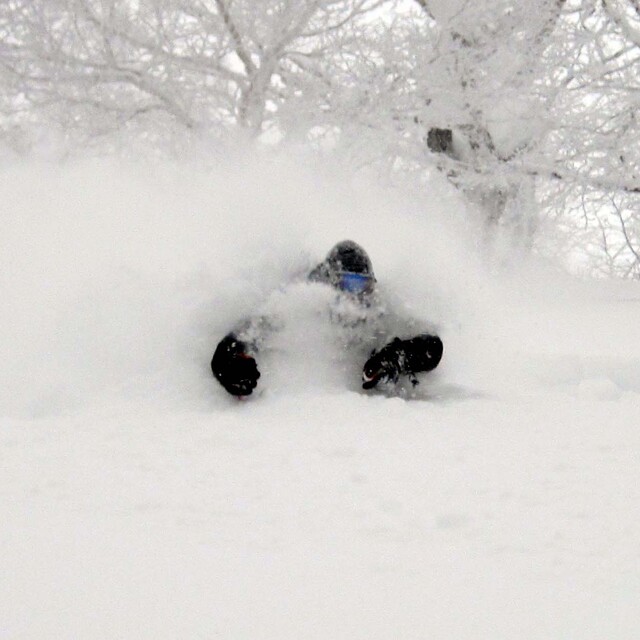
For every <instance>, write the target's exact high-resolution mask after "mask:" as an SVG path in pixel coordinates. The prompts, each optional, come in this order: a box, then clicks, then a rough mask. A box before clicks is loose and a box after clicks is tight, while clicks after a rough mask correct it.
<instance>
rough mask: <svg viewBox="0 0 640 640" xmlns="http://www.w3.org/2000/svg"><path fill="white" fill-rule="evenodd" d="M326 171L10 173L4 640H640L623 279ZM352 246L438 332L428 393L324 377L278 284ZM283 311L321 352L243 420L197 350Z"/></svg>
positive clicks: (627, 303)
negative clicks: (271, 310)
mask: <svg viewBox="0 0 640 640" xmlns="http://www.w3.org/2000/svg"><path fill="white" fill-rule="evenodd" d="M298 164H300V163H298ZM332 173H333V172H332V171H329V170H327V169H326V168H318V167H315V168H314V170H313V171H311V170H309V171H307V172H305V171H303V170H301V169H300V168H294V167H293V166H292V164H291V163H285V162H274V161H272V160H267V159H260V160H256V161H253V162H238V163H231V162H230V163H229V165H228V166H226V167H218V168H216V169H215V170H205V169H196V168H194V167H193V166H181V167H175V166H173V167H172V166H157V165H156V166H148V165H141V164H137V165H118V164H115V163H82V164H78V165H69V166H66V167H63V168H53V167H51V166H36V167H34V166H25V167H21V168H14V169H11V170H5V171H4V172H3V173H2V174H1V175H0V192H1V193H2V200H3V234H2V236H1V237H0V247H1V252H2V258H3V268H2V270H0V305H2V327H1V330H0V353H2V356H3V366H2V371H1V372H0V415H1V416H2V418H0V420H1V423H0V425H1V426H0V452H1V453H0V456H1V457H0V459H1V460H2V466H1V469H0V491H1V492H2V507H0V517H1V519H0V575H1V576H2V580H0V638H12V639H13V638H116V637H118V638H120V637H123V638H124V637H126V638H154V639H156V638H176V637H184V638H215V637H220V638H233V639H234V640H235V639H239V638H274V639H276V638H277V639H279V640H280V639H282V638H323V639H325V638H333V639H337V638H345V639H356V638H362V639H365V638H366V639H367V640H369V639H372V638H380V639H384V640H388V639H391V638H410V639H412V638H416V639H418V638H427V637H428V638H447V639H448V638H474V639H476V638H487V639H492V640H493V639H495V638H514V637H517V638H532V639H533V638H536V639H537V638H563V639H564V638H576V639H580V640H582V639H585V638H608V639H618V638H632V637H633V638H635V637H636V636H637V622H638V619H639V618H640V604H639V603H640V544H639V542H638V540H640V523H639V522H638V510H637V504H638V499H639V497H640V496H639V493H640V482H639V480H640V471H639V465H638V450H639V448H640V436H639V435H638V414H639V412H640V323H639V322H638V317H639V315H640V289H639V287H638V284H637V283H612V282H598V283H589V282H578V281H575V280H573V279H571V278H569V277H568V276H566V275H563V274H562V273H560V272H559V271H557V270H555V269H553V268H552V267H550V266H549V265H545V264H540V263H538V262H535V261H525V260H524V259H522V260H514V259H513V258H504V260H498V261H496V260H488V259H487V256H486V255H482V249H480V247H481V246H482V243H481V242H480V241H479V237H480V235H481V231H479V230H478V228H477V227H476V226H474V224H473V223H472V222H470V221H469V219H468V215H467V213H466V212H465V211H464V208H463V206H462V204H461V203H460V202H459V201H457V199H456V197H455V195H452V194H451V193H449V192H448V191H447V190H446V188H445V187H444V186H442V185H439V184H438V183H437V182H435V181H434V182H433V183H431V184H429V185H428V187H427V188H426V189H425V192H424V194H422V196H420V197H418V196H414V197H413V198H409V197H408V196H404V197H400V196H399V195H398V193H397V192H391V191H385V190H384V189H382V188H374V187H373V186H371V185H357V184H343V183H344V180H343V179H342V180H341V179H338V178H336V177H335V176H333V175H332ZM335 173H336V174H340V171H338V170H336V172H335ZM344 238H352V239H354V240H356V241H358V242H360V243H361V244H363V245H364V246H365V247H366V248H367V249H368V250H369V252H370V254H371V257H372V259H373V262H374V267H375V269H376V274H377V276H378V279H379V281H380V283H381V286H384V287H385V288H386V289H387V290H388V291H389V292H391V293H392V294H393V295H394V296H396V298H397V301H398V304H403V305H406V306H407V307H408V309H409V310H410V311H411V312H412V313H413V315H415V316H417V317H423V318H424V319H425V322H427V321H428V322H429V323H435V324H436V325H437V326H438V328H439V331H440V332H441V335H442V337H443V339H444V342H445V357H444V359H443V362H442V365H441V367H440V368H439V369H438V370H437V371H436V372H434V374H429V375H428V376H425V377H424V379H423V381H422V384H421V385H420V387H419V388H420V390H421V398H419V399H416V400H403V399H400V398H389V397H384V396H382V395H380V394H365V393H362V392H358V391H354V390H351V389H346V388H344V389H343V388H341V387H340V385H337V384H336V383H335V380H334V379H332V377H331V374H330V370H329V369H328V368H327V363H326V362H324V363H323V364H322V366H314V361H319V360H321V358H322V353H321V345H322V340H321V339H320V340H318V337H320V338H321V337H322V333H321V331H320V328H319V326H318V325H316V324H315V321H314V320H313V314H310V313H309V310H310V309H313V304H318V302H319V301H318V299H317V298H312V299H310V298H309V296H310V295H312V294H310V293H309V291H308V290H302V291H301V290H300V288H295V287H294V288H293V291H294V292H296V293H295V294H289V293H287V291H290V289H287V288H286V287H285V286H284V285H285V283H287V282H288V281H289V280H290V279H291V278H292V277H295V276H296V275H299V274H301V273H304V272H305V270H306V269H307V268H308V267H309V266H310V265H312V264H314V262H315V261H317V260H319V259H321V258H322V257H323V256H324V254H325V252H326V251H327V250H328V249H329V248H330V246H331V245H332V244H333V243H334V242H336V241H338V240H341V239H344ZM486 265H489V266H486ZM274 292H275V293H274ZM273 295H276V296H279V297H280V300H281V302H280V304H281V308H283V309H284V308H286V309H288V311H289V312H290V314H292V315H293V317H294V318H295V317H296V314H299V316H298V318H299V322H298V323H297V325H296V326H297V329H296V331H297V333H296V334H295V338H296V341H297V342H296V344H301V343H302V341H303V338H304V336H305V332H308V333H309V335H310V336H313V337H314V340H313V341H312V344H313V345H314V346H313V351H312V353H311V354H309V353H301V349H298V350H296V351H295V352H294V353H286V352H283V354H282V363H281V364H282V368H281V369H280V371H279V374H278V376H274V377H273V378H271V382H272V384H271V385H269V384H267V382H268V381H267V380H262V382H263V383H264V384H263V385H262V386H263V391H262V393H261V394H260V395H259V396H258V397H255V398H250V399H248V400H246V401H237V400H235V399H233V398H230V397H228V396H227V395H226V394H225V393H224V391H223V390H222V389H221V388H220V387H219V386H218V385H217V383H216V382H215V381H214V380H213V379H212V377H211V374H210V371H209V359H210V356H211V352H212V350H213V348H214V347H215V344H216V342H217V340H219V339H220V337H222V335H224V333H225V332H226V331H228V330H229V329H230V328H231V327H232V326H234V324H235V323H236V322H238V320H239V319H241V318H243V317H245V316H246V315H247V314H249V313H251V312H252V311H253V310H254V309H256V308H258V307H259V306H260V305H264V304H270V302H269V301H270V300H272V297H271V298H270V296H273ZM320 302H321V301H320ZM294 324H295V323H294ZM310 355H311V356H312V357H309V356H310ZM287 370H292V371H295V372H296V375H295V377H294V379H293V380H292V381H291V384H289V383H288V381H287V377H286V376H284V375H282V372H283V371H287Z"/></svg>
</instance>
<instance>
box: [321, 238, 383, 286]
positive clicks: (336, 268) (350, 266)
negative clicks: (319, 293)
mask: <svg viewBox="0 0 640 640" xmlns="http://www.w3.org/2000/svg"><path fill="white" fill-rule="evenodd" d="M326 262H327V266H328V267H329V270H330V271H332V272H334V273H342V272H349V273H361V274H363V275H367V276H371V277H373V268H372V266H371V260H370V258H369V256H368V255H367V252H366V251H365V250H364V249H363V248H362V247H361V246H360V245H359V244H357V243H356V242H353V240H343V241H342V242H338V244H337V245H336V246H335V247H333V249H331V251H329V253H328V255H327V259H326Z"/></svg>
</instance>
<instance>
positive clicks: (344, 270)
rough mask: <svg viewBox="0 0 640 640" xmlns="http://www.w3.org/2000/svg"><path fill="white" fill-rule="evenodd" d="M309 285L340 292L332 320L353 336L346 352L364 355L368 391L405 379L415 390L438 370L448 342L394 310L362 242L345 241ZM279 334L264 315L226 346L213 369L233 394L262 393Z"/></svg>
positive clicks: (364, 382) (222, 344) (225, 342)
mask: <svg viewBox="0 0 640 640" xmlns="http://www.w3.org/2000/svg"><path fill="white" fill-rule="evenodd" d="M307 280H308V281H309V282H311V283H322V285H323V286H324V285H328V286H330V287H332V288H333V290H335V291H336V292H337V294H338V296H337V297H336V299H337V302H336V305H335V306H334V308H333V309H332V310H331V316H330V317H331V321H332V323H334V324H336V325H338V326H339V327H341V328H342V329H343V330H344V331H347V332H348V333H349V338H348V339H343V341H342V343H341V344H342V345H343V346H342V349H343V350H344V349H349V350H353V351H354V352H355V353H354V356H355V357H357V356H358V355H360V357H361V358H362V359H361V360H360V362H361V363H362V362H364V364H363V366H362V369H361V376H362V387H363V388H364V389H373V388H374V387H376V386H377V385H378V384H379V383H381V382H384V383H392V384H395V383H397V382H398V380H399V379H400V378H401V377H406V378H408V379H409V380H410V381H411V382H412V384H413V385H415V384H417V382H418V381H417V378H416V377H415V374H417V373H420V372H425V371H431V370H432V369H435V368H436V367H437V366H438V363H439V362H440V359H441V358H442V351H443V346H442V341H441V340H440V338H439V337H438V336H436V335H432V334H430V333H423V332H418V333H416V329H417V328H418V327H417V326H416V325H417V323H416V322H415V321H412V320H407V319H406V318H404V317H402V316H400V315H398V314H396V313H395V312H393V311H390V310H389V309H388V307H387V305H386V304H385V302H384V301H383V300H382V297H381V296H380V295H379V293H378V288H377V286H376V285H377V281H376V278H375V276H374V273H373V268H372V265H371V260H370V259H369V256H368V255H367V253H366V251H365V250H364V249H363V248H362V247H361V246H360V245H358V244H357V243H355V242H353V241H351V240H345V241H343V242H339V243H338V244H336V245H335V246H334V247H333V248H332V249H331V251H329V253H328V255H327V257H326V258H325V260H324V261H323V262H321V263H320V264H319V265H318V266H317V267H315V268H314V269H313V270H312V271H311V273H309V274H308V276H307ZM275 330H276V328H274V326H273V323H272V322H271V321H270V319H269V318H268V317H264V316H260V317H256V318H253V319H251V320H249V321H248V322H246V323H245V324H244V325H243V326H242V327H241V328H239V329H237V330H235V331H232V332H231V333H229V334H227V335H226V336H225V337H224V338H223V339H222V340H221V341H220V343H219V344H218V346H217V348H216V350H215V353H214V354H213V359H212V360H211V370H212V371H213V375H214V376H215V378H216V379H217V380H218V382H220V384H221V385H222V386H223V387H224V388H225V389H226V390H227V391H228V392H229V393H230V394H232V395H234V396H246V395H249V394H251V393H252V391H253V390H254V389H255V388H256V386H257V384H258V379H259V378H260V371H259V370H258V364H257V361H256V357H257V356H258V354H259V352H260V350H261V348H262V347H263V346H265V344H268V336H269V335H270V334H271V333H272V332H273V331H275ZM356 375H357V374H356Z"/></svg>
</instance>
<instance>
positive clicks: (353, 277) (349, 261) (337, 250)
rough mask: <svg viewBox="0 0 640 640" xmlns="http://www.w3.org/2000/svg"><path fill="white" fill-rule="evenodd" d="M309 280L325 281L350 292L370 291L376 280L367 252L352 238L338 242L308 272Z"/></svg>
mask: <svg viewBox="0 0 640 640" xmlns="http://www.w3.org/2000/svg"><path fill="white" fill-rule="evenodd" d="M309 278H310V279H311V280H315V281H319V282H327V283H328V284H331V285H333V286H334V287H336V288H338V289H342V290H343V291H348V292H350V293H358V294H360V293H371V291H373V286H374V284H375V282H376V279H375V276H374V274H373V267H372V266H371V259H370V258H369V256H368V255H367V252H366V251H365V250H364V249H363V248H362V247H361V246H360V245H359V244H357V243H356V242H353V240H343V241H342V242H338V244H337V245H335V247H333V248H332V249H331V251H329V253H328V254H327V257H326V258H325V260H324V262H322V263H320V264H319V265H318V266H317V267H316V268H315V269H314V270H313V271H312V272H311V273H310V274H309Z"/></svg>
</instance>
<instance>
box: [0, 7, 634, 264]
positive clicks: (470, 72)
mask: <svg viewBox="0 0 640 640" xmlns="http://www.w3.org/2000/svg"><path fill="white" fill-rule="evenodd" d="M0 36H1V38H0V41H1V43H2V44H1V45H0V90H1V93H0V106H1V109H2V111H1V114H2V115H1V120H0V132H1V135H2V143H3V148H4V152H5V156H10V155H11V154H13V155H16V154H18V155H24V154H28V153H29V152H30V151H31V150H36V151H38V150H41V149H42V148H43V147H46V148H56V149H64V150H65V151H66V152H68V153H75V152H76V151H77V150H79V149H82V150H83V153H87V152H92V153H93V152H96V153H102V152H104V151H105V150H106V151H113V150H116V149H120V150H122V149H124V150H127V149H133V148H137V149H147V150H151V151H154V152H157V151H162V152H163V153H167V152H168V153H188V149H189V148H190V147H191V146H192V145H193V144H195V143H198V144H209V145H211V146H215V147H218V148H220V145H228V144H234V141H237V140H239V139H240V140H243V141H248V140H260V141H263V142H267V141H268V143H269V144H270V145H280V146H285V145H290V144H295V145H300V144H302V145H307V146H310V147H311V148H316V149H321V150H323V151H324V152H326V151H327V150H329V151H331V152H332V153H340V154H347V156H348V157H349V158H351V160H352V165H353V167H354V168H357V167H362V166H369V167H373V168H377V170H379V171H382V172H384V174H385V175H389V174H393V173H401V174H402V175H403V177H404V178H406V177H407V176H412V179H415V181H416V184H419V183H420V182H421V181H423V179H424V178H425V176H429V175H433V173H434V171H436V172H438V173H439V174H441V175H442V176H443V177H444V178H445V179H446V180H448V181H449V182H451V183H452V184H453V185H454V186H455V188H456V189H459V190H460V191H461V192H462V193H463V194H464V196H465V197H466V198H467V199H468V201H469V202H470V203H471V204H472V206H473V207H475V208H476V210H477V211H478V213H479V215H480V216H481V217H483V218H484V219H485V220H486V222H487V224H488V226H489V228H495V227H503V228H506V229H509V232H510V233H511V235H512V236H513V237H514V238H516V239H517V240H518V242H519V243H520V244H522V245H524V246H540V247H541V248H544V247H543V245H544V244H545V243H544V241H543V240H541V236H540V233H539V230H540V226H541V224H542V225H543V226H545V228H546V226H547V225H548V221H549V220H552V221H553V224H555V225H559V226H560V227H561V228H562V229H564V231H565V232H566V233H567V234H568V236H569V238H570V239H571V240H570V245H571V246H572V251H574V250H576V249H578V247H579V253H580V255H581V259H582V260H583V261H584V262H585V264H588V265H591V267H590V268H592V267H594V266H595V268H596V269H597V270H599V271H600V272H602V273H605V274H617V275H626V276H633V277H637V276H638V275H639V274H640V271H639V269H640V261H639V260H638V255H639V254H640V248H639V245H638V215H637V213H636V211H637V199H638V195H639V192H640V183H639V182H638V162H639V158H638V151H637V149H638V144H637V142H638V136H639V135H640V131H639V128H638V123H637V115H636V114H637V100H638V98H637V94H638V91H637V88H638V77H637V76H638V72H637V69H638V65H637V62H638V58H639V56H640V11H639V8H638V5H637V3H636V2H634V1H632V0H606V1H603V2H595V1H593V0H535V1H532V2H526V3H523V2H513V1H510V0H499V1H496V0H480V1H477V2H468V1H465V0H457V1H456V2H451V1H446V2H445V1H441V0H347V1H340V2H337V1H335V0H295V1H293V0H278V1H276V0H273V1H270V2H254V1H253V0H235V1H233V2H232V1H230V0H99V1H98V0H7V1H6V2H3V3H2V4H1V5H0ZM562 250H563V251H566V250H567V245H566V244H565V245H564V246H563V247H562Z"/></svg>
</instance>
